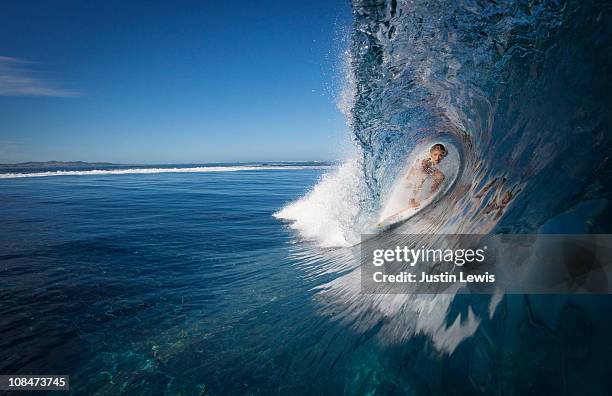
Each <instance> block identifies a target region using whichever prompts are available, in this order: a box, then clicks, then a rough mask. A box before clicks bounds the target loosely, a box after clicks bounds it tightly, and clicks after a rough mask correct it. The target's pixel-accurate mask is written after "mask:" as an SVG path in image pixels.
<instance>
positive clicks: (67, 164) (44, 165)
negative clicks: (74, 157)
mask: <svg viewBox="0 0 612 396" xmlns="http://www.w3.org/2000/svg"><path fill="white" fill-rule="evenodd" d="M112 165H119V164H113V163H111V162H84V161H68V162H64V161H45V162H20V163H18V164H0V169H1V168H51V167H62V168H71V167H73V168H79V167H86V166H112Z"/></svg>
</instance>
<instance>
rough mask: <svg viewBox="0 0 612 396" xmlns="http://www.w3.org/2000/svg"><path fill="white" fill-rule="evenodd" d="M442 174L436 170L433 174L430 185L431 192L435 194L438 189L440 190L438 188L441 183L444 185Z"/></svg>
mask: <svg viewBox="0 0 612 396" xmlns="http://www.w3.org/2000/svg"><path fill="white" fill-rule="evenodd" d="M444 179H445V176H444V173H442V172H440V171H439V170H436V171H435V172H434V174H433V183H432V185H431V192H432V193H435V192H436V191H438V189H439V188H440V186H441V185H442V183H444Z"/></svg>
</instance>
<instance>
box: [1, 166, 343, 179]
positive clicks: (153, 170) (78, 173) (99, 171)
mask: <svg viewBox="0 0 612 396" xmlns="http://www.w3.org/2000/svg"><path fill="white" fill-rule="evenodd" d="M332 167H333V166H332V165H313V166H297V165H296V166H294V165H290V166H197V167H191V168H128V169H92V170H82V171H76V170H58V171H47V172H32V173H0V179H15V178H23V177H48V176H98V175H131V174H155V173H209V172H239V171H256V170H259V171H261V170H303V169H330V168H332Z"/></svg>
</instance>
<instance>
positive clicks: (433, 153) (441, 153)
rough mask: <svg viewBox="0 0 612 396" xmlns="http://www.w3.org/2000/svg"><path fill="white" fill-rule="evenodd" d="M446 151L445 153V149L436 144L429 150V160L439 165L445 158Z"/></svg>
mask: <svg viewBox="0 0 612 396" xmlns="http://www.w3.org/2000/svg"><path fill="white" fill-rule="evenodd" d="M446 154H448V151H446V147H444V145H442V144H440V143H436V144H434V145H433V146H431V148H430V149H429V158H431V160H432V161H433V162H434V164H437V163H439V162H440V161H442V160H443V159H444V157H446Z"/></svg>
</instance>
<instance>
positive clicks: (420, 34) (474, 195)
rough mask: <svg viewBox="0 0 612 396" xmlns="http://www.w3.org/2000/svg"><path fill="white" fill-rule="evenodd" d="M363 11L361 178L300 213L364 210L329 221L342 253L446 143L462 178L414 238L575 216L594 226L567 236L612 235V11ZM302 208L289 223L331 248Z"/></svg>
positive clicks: (355, 81)
mask: <svg viewBox="0 0 612 396" xmlns="http://www.w3.org/2000/svg"><path fill="white" fill-rule="evenodd" d="M353 6H354V7H353V8H354V17H355V21H354V29H353V32H352V40H351V46H350V49H349V51H348V54H347V63H348V67H347V78H346V80H347V88H346V91H347V94H346V95H344V96H345V100H344V102H345V103H344V105H345V106H346V109H345V111H346V113H347V115H348V121H349V123H350V126H351V128H352V131H353V138H354V140H355V141H356V142H357V146H358V149H357V151H358V153H357V154H356V155H355V158H354V159H351V160H350V161H348V163H351V162H352V164H349V165H346V167H347V168H353V171H352V172H353V173H352V174H351V175H350V176H347V174H348V173H350V172H348V170H345V171H344V172H342V171H340V172H338V173H337V174H336V175H333V176H332V175H330V178H332V177H333V178H335V179H336V180H335V182H331V181H325V182H323V183H322V184H321V185H319V186H317V188H315V190H313V192H312V193H311V194H310V195H309V196H308V197H306V198H305V199H303V200H302V201H298V202H296V204H295V205H297V206H302V207H304V208H307V207H310V206H313V205H315V202H317V201H320V200H322V201H325V202H327V203H326V205H327V207H328V208H333V207H334V206H336V204H335V203H334V201H341V200H344V201H345V202H346V197H347V196H348V197H352V198H350V199H349V200H348V204H350V205H354V207H353V208H352V209H351V210H350V211H347V210H343V211H339V212H338V213H335V212H334V211H333V210H332V211H331V212H334V213H327V212H324V215H325V216H330V218H326V219H323V220H321V221H322V222H325V223H329V224H335V226H334V227H333V228H334V229H335V230H336V231H338V232H341V233H342V237H341V238H335V240H338V241H340V242H343V243H339V244H340V245H342V244H344V245H351V244H353V243H356V242H358V235H359V233H360V231H362V230H363V229H364V227H365V225H366V224H368V222H371V218H372V217H373V216H374V213H375V212H376V211H377V210H379V209H380V207H381V205H384V198H385V195H386V194H387V193H388V191H389V189H390V188H391V183H392V181H393V180H395V178H396V177H397V175H398V172H399V171H400V170H401V169H402V168H403V166H404V158H406V156H408V155H409V154H410V153H411V152H412V151H413V149H414V148H415V147H416V146H417V145H420V144H428V142H434V141H439V140H446V141H448V142H449V143H450V144H452V145H453V146H455V147H456V148H457V149H458V150H459V152H460V154H461V164H460V167H461V169H460V170H459V171H460V176H459V178H458V180H457V182H456V183H455V185H454V186H453V188H452V189H450V190H449V192H448V194H446V196H444V197H442V198H441V199H440V200H439V201H438V204H437V205H430V207H429V208H427V210H423V213H424V212H429V213H428V214H427V218H425V217H424V216H420V217H419V216H417V217H415V218H414V220H413V221H411V222H410V223H409V224H407V225H406V227H405V229H406V230H409V231H410V232H413V233H488V232H504V233H528V232H538V230H540V228H541V227H542V226H543V225H545V224H547V222H549V221H551V219H553V218H556V217H558V216H560V215H562V214H563V213H567V212H574V213H577V212H580V214H579V216H581V217H582V220H583V221H582V223H585V221H584V220H586V219H588V220H589V223H588V225H587V226H584V227H582V228H580V227H579V226H576V225H575V224H573V225H565V227H566V229H564V230H558V229H557V230H556V231H566V232H567V231H569V232H608V231H609V230H610V227H609V225H608V224H609V223H608V221H607V220H608V219H609V218H610V204H609V203H610V193H611V190H612V187H611V186H612V183H611V181H612V180H611V177H610V174H611V172H610V170H611V168H612V166H611V164H610V155H609V152H610V144H611V143H612V142H611V139H612V134H611V133H610V127H611V125H612V122H611V113H610V104H611V103H612V101H611V99H612V98H611V95H612V84H611V78H610V75H609V70H610V67H611V66H612V65H611V57H610V51H611V48H612V44H611V42H610V41H611V40H612V28H611V26H612V24H611V23H610V22H611V16H610V6H609V4H607V5H606V2H602V1H572V2H568V1H530V2H527V1H495V2H493V1H486V2H485V1H457V2H438V1H430V0H427V1H418V0H417V1H395V0H393V1H371V0H363V1H359V0H356V1H354V4H353ZM346 97H348V100H347V99H346ZM328 190H336V191H343V192H342V193H340V194H333V193H331V192H328ZM317 194H318V195H317ZM322 195H325V196H326V197H325V198H322ZM338 206H340V204H338ZM290 209H296V207H295V206H294V207H293V208H287V210H286V211H285V212H284V213H281V215H282V216H281V217H284V218H287V219H289V220H294V221H295V226H296V228H298V229H300V230H301V231H302V232H303V233H304V234H305V235H307V236H309V237H314V238H315V239H320V240H321V242H322V243H323V244H325V245H327V244H329V240H328V237H327V236H326V235H325V233H317V232H316V230H315V229H313V228H308V227H306V226H305V225H304V224H303V223H304V219H303V217H301V216H300V215H297V214H296V213H289V212H291V210H290ZM293 212H295V210H293ZM299 212H300V213H307V212H308V213H309V211H306V210H300V211H299ZM309 216H310V215H309ZM333 216H336V217H333ZM309 222H310V223H313V222H314V223H316V221H314V220H312V219H310V220H309ZM567 227H569V228H570V229H567ZM576 227H579V228H580V229H576ZM585 227H586V228H585ZM553 228H554V227H553ZM546 230H548V228H546ZM546 230H544V231H546Z"/></svg>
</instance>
